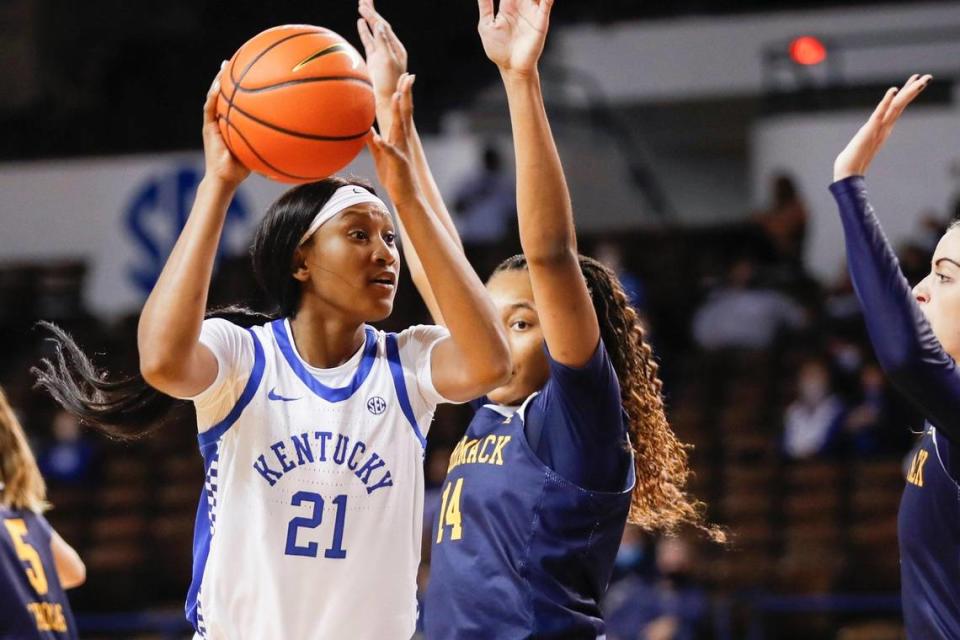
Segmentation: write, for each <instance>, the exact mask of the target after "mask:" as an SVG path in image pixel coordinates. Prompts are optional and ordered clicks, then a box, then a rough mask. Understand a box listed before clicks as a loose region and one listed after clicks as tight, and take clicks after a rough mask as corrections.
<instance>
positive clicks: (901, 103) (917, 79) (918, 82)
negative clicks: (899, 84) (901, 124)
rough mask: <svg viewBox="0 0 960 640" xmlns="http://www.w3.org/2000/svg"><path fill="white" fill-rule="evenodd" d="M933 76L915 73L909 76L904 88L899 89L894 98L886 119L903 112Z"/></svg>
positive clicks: (896, 116)
mask: <svg viewBox="0 0 960 640" xmlns="http://www.w3.org/2000/svg"><path fill="white" fill-rule="evenodd" d="M931 78H933V76H931V75H929V74H926V75H923V76H921V75H919V74H917V75H915V76H911V78H910V81H908V82H907V84H906V85H904V88H903V89H901V90H900V92H899V93H898V94H897V97H896V98H894V100H893V104H892V105H891V108H890V113H889V114H888V116H887V118H888V119H891V118H892V119H896V118H899V117H900V114H902V113H903V110H904V109H906V108H907V105H909V104H910V103H911V102H913V101H914V99H916V97H917V96H918V95H920V92H922V91H923V90H924V89H926V88H927V85H928V84H929V83H930V80H931Z"/></svg>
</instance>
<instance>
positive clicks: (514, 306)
mask: <svg viewBox="0 0 960 640" xmlns="http://www.w3.org/2000/svg"><path fill="white" fill-rule="evenodd" d="M514 309H529V310H530V311H536V309H534V308H533V305H532V304H530V303H529V302H514V303H513V304H511V305H510V311H513V310H514Z"/></svg>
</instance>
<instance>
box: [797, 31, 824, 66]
mask: <svg viewBox="0 0 960 640" xmlns="http://www.w3.org/2000/svg"><path fill="white" fill-rule="evenodd" d="M789 51H790V59H791V60H793V61H794V62H796V63H797V64H802V65H814V64H820V63H821V62H823V61H824V60H826V59H827V47H826V46H824V44H823V43H822V42H820V40H818V39H817V38H814V37H813V36H800V37H799V38H795V39H794V41H793V42H791V43H790V49H789Z"/></svg>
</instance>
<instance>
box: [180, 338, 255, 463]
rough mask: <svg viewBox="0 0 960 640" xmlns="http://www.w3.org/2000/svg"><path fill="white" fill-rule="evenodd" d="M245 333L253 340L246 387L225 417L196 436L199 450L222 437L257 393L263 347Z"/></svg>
mask: <svg viewBox="0 0 960 640" xmlns="http://www.w3.org/2000/svg"><path fill="white" fill-rule="evenodd" d="M247 331H248V332H249V333H250V337H251V338H253V371H251V372H250V377H249V378H248V379H247V385H246V386H245V387H244V388H243V393H241V394H240V398H239V399H238V400H237V404H235V405H234V406H233V409H231V410H230V413H228V414H227V417H226V418H224V419H223V420H221V421H220V422H218V423H217V424H215V425H213V426H212V427H210V428H209V429H207V430H206V431H204V432H203V433H201V434H199V435H198V436H197V439H198V440H200V447H201V448H202V447H203V446H204V445H207V444H210V443H211V442H216V441H217V440H219V439H220V438H221V437H223V434H225V433H226V432H227V430H228V429H230V427H232V426H233V423H235V422H236V421H237V420H238V419H239V418H240V414H241V413H243V410H244V409H246V408H247V405H248V404H250V401H251V400H252V399H253V394H254V393H256V392H257V387H259V386H260V380H261V379H262V378H263V369H264V363H265V361H266V358H265V357H264V355H263V345H261V344H260V340H259V339H258V338H257V336H256V334H255V333H254V332H253V331H252V330H251V329H247Z"/></svg>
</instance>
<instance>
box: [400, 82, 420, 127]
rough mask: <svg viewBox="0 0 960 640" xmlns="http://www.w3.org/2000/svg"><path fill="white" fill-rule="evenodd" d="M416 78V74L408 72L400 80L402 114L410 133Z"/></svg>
mask: <svg viewBox="0 0 960 640" xmlns="http://www.w3.org/2000/svg"><path fill="white" fill-rule="evenodd" d="M416 79H417V77H416V76H414V75H411V74H409V73H407V74H404V77H403V78H401V80H400V95H401V98H400V115H401V120H402V121H403V122H404V125H405V126H406V127H407V132H408V133H409V131H410V125H411V123H412V121H413V83H414V81H415V80H416Z"/></svg>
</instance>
